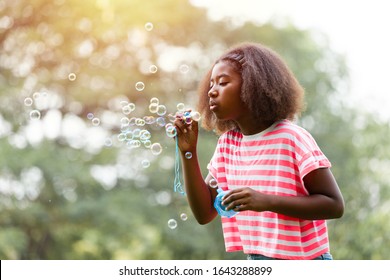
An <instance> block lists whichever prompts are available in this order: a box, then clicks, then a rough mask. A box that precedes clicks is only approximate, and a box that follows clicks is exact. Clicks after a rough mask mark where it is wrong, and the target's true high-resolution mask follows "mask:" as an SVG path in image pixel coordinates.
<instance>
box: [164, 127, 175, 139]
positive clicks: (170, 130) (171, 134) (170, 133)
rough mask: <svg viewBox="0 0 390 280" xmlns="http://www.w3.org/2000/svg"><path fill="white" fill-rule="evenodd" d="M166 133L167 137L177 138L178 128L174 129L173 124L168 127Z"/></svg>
mask: <svg viewBox="0 0 390 280" xmlns="http://www.w3.org/2000/svg"><path fill="white" fill-rule="evenodd" d="M165 131H166V133H167V136H168V137H170V138H173V137H175V136H176V135H177V132H176V127H174V126H173V125H172V124H170V125H167V126H166V127H165Z"/></svg>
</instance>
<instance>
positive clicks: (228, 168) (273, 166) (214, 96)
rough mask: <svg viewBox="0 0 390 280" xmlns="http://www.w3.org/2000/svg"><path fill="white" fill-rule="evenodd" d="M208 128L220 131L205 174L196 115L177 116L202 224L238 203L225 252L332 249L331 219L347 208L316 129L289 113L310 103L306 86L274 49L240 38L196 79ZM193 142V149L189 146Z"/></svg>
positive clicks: (271, 255)
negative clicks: (190, 118) (316, 137)
mask: <svg viewBox="0 0 390 280" xmlns="http://www.w3.org/2000/svg"><path fill="white" fill-rule="evenodd" d="M199 93H200V96H199V108H198V109H199V112H200V113H201V115H202V125H203V127H204V128H205V129H208V130H211V129H215V131H216V132H217V133H218V134H220V138H219V140H218V144H217V147H216V149H215V153H214V156H213V157H212V159H211V161H210V164H209V165H208V170H209V174H208V175H207V177H206V178H205V179H203V177H202V174H201V170H200V167H199V163H198V158H197V139H198V123H197V122H196V121H193V122H192V123H191V124H188V122H185V121H183V120H182V119H181V118H180V117H179V116H178V117H177V119H176V121H175V126H176V130H177V137H178V146H179V149H180V152H181V158H182V166H183V173H184V184H185V190H186V193H187V197H188V201H189V205H190V207H191V210H192V212H193V214H194V216H195V218H196V219H197V221H198V222H199V223H200V224H206V223H209V222H210V221H212V220H213V219H214V218H215V217H216V216H217V214H218V213H217V211H216V209H215V208H214V206H213V202H214V200H215V197H216V195H217V191H216V189H215V188H212V187H210V186H209V183H210V181H211V180H212V179H215V180H217V182H218V188H220V189H222V190H228V191H229V192H228V193H227V194H226V195H225V196H224V197H223V200H222V205H224V206H225V207H226V210H234V211H236V212H238V214H237V215H235V216H234V217H231V218H228V217H222V218H221V219H222V227H223V233H224V239H225V246H226V250H227V251H228V252H232V251H243V252H244V253H245V254H247V255H248V256H247V258H248V259H297V260H309V259H332V256H331V255H330V252H329V241H328V232H327V226H326V221H325V220H326V219H334V218H340V217H341V216H342V215H343V212H344V201H343V197H342V195H341V193H340V190H339V187H338V185H337V182H336V180H335V179H334V177H333V175H332V172H331V171H330V167H331V164H330V162H329V160H328V159H327V158H326V156H325V155H324V154H323V153H322V152H321V150H320V148H319V147H318V146H317V144H316V142H315V140H314V139H313V137H312V136H311V135H310V134H309V133H308V132H307V131H306V130H304V129H303V128H301V127H299V126H297V125H296V124H293V123H292V120H293V119H294V118H295V117H296V116H297V115H298V114H299V113H300V111H301V109H302V104H303V89H302V87H301V86H300V84H299V83H298V81H297V80H296V78H295V77H294V75H293V74H292V73H291V71H290V70H289V69H288V67H287V65H286V64H285V62H284V61H283V60H282V59H281V58H280V57H279V55H277V54H276V53H275V52H274V51H272V50H271V49H269V48H267V47H265V46H263V45H261V44H255V43H245V44H240V45H238V46H236V47H234V48H232V49H230V50H228V51H227V52H226V53H225V54H223V55H222V56H221V57H220V58H219V59H218V60H217V61H216V62H215V64H214V65H213V66H212V68H211V69H210V70H209V72H208V73H207V74H206V76H205V78H204V80H203V82H201V84H200V87H199ZM186 152H191V153H192V155H193V156H192V157H191V158H190V159H187V158H186V157H185V156H184V155H185V153H186Z"/></svg>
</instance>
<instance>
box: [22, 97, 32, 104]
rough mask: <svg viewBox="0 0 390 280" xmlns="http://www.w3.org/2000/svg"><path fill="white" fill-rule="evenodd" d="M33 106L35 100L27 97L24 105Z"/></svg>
mask: <svg viewBox="0 0 390 280" xmlns="http://www.w3.org/2000/svg"><path fill="white" fill-rule="evenodd" d="M32 104H33V100H32V98H31V97H26V99H24V105H26V106H31V105H32Z"/></svg>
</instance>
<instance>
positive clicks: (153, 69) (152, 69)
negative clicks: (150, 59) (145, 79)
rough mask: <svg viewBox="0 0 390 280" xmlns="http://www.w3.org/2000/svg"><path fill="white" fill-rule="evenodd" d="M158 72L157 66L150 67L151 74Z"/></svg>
mask: <svg viewBox="0 0 390 280" xmlns="http://www.w3.org/2000/svg"><path fill="white" fill-rule="evenodd" d="M157 70H158V68H157V66H156V65H150V67H149V72H150V73H153V74H154V73H156V72H157Z"/></svg>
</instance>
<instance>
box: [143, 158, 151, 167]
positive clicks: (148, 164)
mask: <svg viewBox="0 0 390 280" xmlns="http://www.w3.org/2000/svg"><path fill="white" fill-rule="evenodd" d="M141 165H142V167H143V168H148V167H149V166H150V161H149V160H147V159H144V160H142V162H141Z"/></svg>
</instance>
